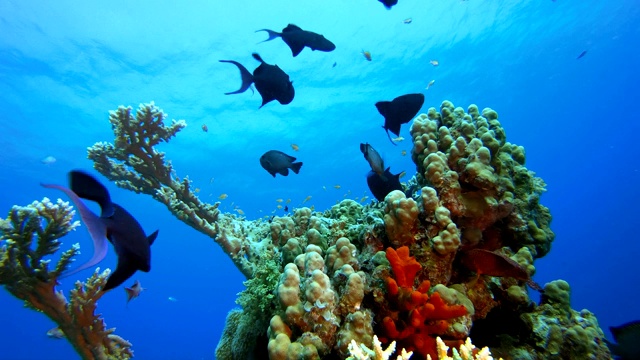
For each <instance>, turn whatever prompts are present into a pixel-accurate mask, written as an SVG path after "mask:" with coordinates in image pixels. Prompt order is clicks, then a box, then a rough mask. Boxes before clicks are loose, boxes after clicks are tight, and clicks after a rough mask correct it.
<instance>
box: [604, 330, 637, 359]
mask: <svg viewBox="0 0 640 360" xmlns="http://www.w3.org/2000/svg"><path fill="white" fill-rule="evenodd" d="M609 330H611V334H612V335H613V339H614V340H615V341H616V343H612V342H611V341H609V340H607V339H604V342H605V343H606V344H607V346H608V347H609V350H610V351H611V354H612V355H614V356H617V359H620V360H637V359H640V321H639V320H636V321H631V322H628V323H626V324H622V325H620V326H611V327H609Z"/></svg>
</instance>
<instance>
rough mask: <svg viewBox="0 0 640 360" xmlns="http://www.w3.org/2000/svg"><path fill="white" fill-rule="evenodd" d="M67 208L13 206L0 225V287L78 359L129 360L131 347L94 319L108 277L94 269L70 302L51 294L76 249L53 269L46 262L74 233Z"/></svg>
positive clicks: (59, 293)
mask: <svg viewBox="0 0 640 360" xmlns="http://www.w3.org/2000/svg"><path fill="white" fill-rule="evenodd" d="M74 214H75V211H74V210H73V209H72V207H71V206H69V203H67V202H63V201H62V200H58V202H57V203H53V202H51V201H50V200H49V199H47V198H44V199H43V200H42V201H35V202H33V203H32V204H30V205H27V206H22V207H21V206H14V207H13V208H12V209H11V210H10V211H9V216H8V217H7V218H6V219H0V241H1V242H3V245H2V246H1V247H0V285H2V286H4V287H5V289H7V291H9V293H11V294H12V295H13V296H15V297H16V298H18V299H20V300H22V301H23V302H24V304H25V306H27V307H28V308H31V309H34V310H36V311H39V312H42V313H44V314H45V315H46V316H47V317H49V318H50V319H51V320H53V321H54V322H55V323H56V324H57V325H58V329H59V330H60V331H61V332H62V333H63V334H64V336H65V338H66V339H67V340H68V341H69V342H70V343H71V345H73V347H74V348H75V349H76V351H77V352H78V354H79V355H80V357H81V358H82V359H100V360H107V359H116V360H117V359H130V358H132V357H133V351H132V350H131V344H130V343H129V342H128V341H126V340H124V339H123V338H121V337H120V336H118V335H115V334H114V333H113V332H114V330H115V329H108V328H107V327H106V325H105V323H104V321H103V319H102V318H101V317H100V315H98V314H96V307H97V301H98V299H100V297H101V296H102V294H103V292H101V288H102V287H103V286H104V285H105V284H106V282H107V278H108V277H109V271H108V270H106V271H103V272H100V271H99V269H97V270H96V271H95V272H94V274H93V275H92V276H91V277H90V278H89V279H87V280H86V281H85V282H84V283H82V282H80V281H77V282H76V283H75V288H74V289H73V290H71V297H70V299H69V300H67V298H66V297H65V296H64V294H63V293H62V291H56V285H57V283H58V279H59V278H60V276H61V275H62V273H63V272H64V271H65V270H66V269H67V268H68V267H69V265H70V264H71V262H72V261H73V257H74V256H76V255H77V254H78V253H79V251H80V247H79V246H78V245H77V244H76V245H73V246H72V247H71V249H69V250H66V251H64V252H63V253H62V254H61V256H60V259H59V260H58V262H57V263H56V266H55V268H54V269H50V268H49V264H50V261H51V259H50V257H51V256H52V255H53V254H55V253H56V252H57V251H58V250H59V249H60V242H59V240H58V239H60V238H61V237H63V236H65V235H66V234H68V233H69V232H70V231H72V230H74V229H75V228H77V227H78V226H79V225H80V223H79V222H77V221H73V216H74Z"/></svg>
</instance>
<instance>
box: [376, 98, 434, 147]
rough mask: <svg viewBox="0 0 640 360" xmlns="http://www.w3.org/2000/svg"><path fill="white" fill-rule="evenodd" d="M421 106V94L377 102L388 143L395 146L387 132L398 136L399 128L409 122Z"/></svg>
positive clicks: (422, 100)
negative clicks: (382, 117)
mask: <svg viewBox="0 0 640 360" xmlns="http://www.w3.org/2000/svg"><path fill="white" fill-rule="evenodd" d="M422 104H424V95H423V94H407V95H402V96H398V97H397V98H395V99H393V100H391V101H378V102H377V103H376V108H377V109H378V112H379V113H380V115H382V116H384V126H383V127H382V128H383V129H385V131H386V132H387V136H388V137H389V141H391V143H392V144H393V145H396V144H395V143H394V142H393V140H391V136H390V135H389V131H391V132H392V133H394V134H395V135H396V136H400V126H401V125H402V124H406V123H408V122H409V121H411V119H413V117H414V116H416V115H417V114H418V111H420V108H422Z"/></svg>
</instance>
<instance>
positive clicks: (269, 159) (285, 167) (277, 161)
mask: <svg viewBox="0 0 640 360" xmlns="http://www.w3.org/2000/svg"><path fill="white" fill-rule="evenodd" d="M295 161H296V158H294V157H293V156H290V155H287V154H285V153H283V152H282V151H278V150H269V151H267V152H266V153H264V154H262V156H260V165H262V167H263V168H264V169H265V170H267V172H268V173H269V174H271V176H273V177H276V174H280V175H282V176H287V175H289V169H291V170H293V172H294V173H296V174H297V173H298V172H299V171H300V167H302V163H301V162H295Z"/></svg>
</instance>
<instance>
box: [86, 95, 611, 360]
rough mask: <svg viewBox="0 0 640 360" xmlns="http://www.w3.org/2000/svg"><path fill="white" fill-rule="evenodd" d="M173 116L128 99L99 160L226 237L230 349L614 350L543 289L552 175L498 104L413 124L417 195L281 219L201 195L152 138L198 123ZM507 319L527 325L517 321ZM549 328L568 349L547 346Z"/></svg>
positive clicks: (223, 352) (338, 352)
mask: <svg viewBox="0 0 640 360" xmlns="http://www.w3.org/2000/svg"><path fill="white" fill-rule="evenodd" d="M165 118H166V116H165V115H164V114H163V113H162V112H161V111H160V110H159V109H158V108H157V107H155V105H154V104H147V105H141V106H140V108H139V109H138V111H137V113H136V116H135V118H134V117H133V116H132V115H131V108H124V107H120V108H119V109H118V110H117V111H115V112H113V113H111V116H110V121H111V123H112V127H113V130H114V133H115V136H116V141H115V142H114V144H109V143H99V144H96V145H94V146H93V147H92V148H90V150H89V157H90V158H91V159H92V160H93V161H94V166H95V168H96V169H97V170H98V171H100V172H101V173H102V174H104V175H105V176H106V177H108V178H109V179H111V180H113V181H115V182H116V184H118V185H119V186H122V187H124V188H127V189H130V190H133V191H136V192H143V193H146V194H149V195H151V196H153V197H154V198H155V199H157V200H158V201H161V202H162V203H164V204H165V205H166V206H167V208H168V209H169V210H170V211H171V212H172V213H173V214H174V215H175V216H176V217H177V218H178V219H180V220H182V221H184V222H185V223H187V224H189V225H190V226H192V227H193V228H194V229H196V230H198V231H201V232H203V233H205V234H207V235H209V236H210V237H211V238H213V239H214V240H215V241H216V242H217V243H218V244H220V246H222V248H223V249H224V251H225V252H226V253H227V254H228V255H229V256H230V258H231V259H232V260H233V261H234V263H235V265H236V266H237V267H238V269H240V271H242V273H243V274H244V275H245V276H246V277H247V279H248V280H247V282H246V283H245V285H246V286H247V289H246V290H245V291H244V292H243V293H241V295H240V298H239V304H240V305H241V306H242V309H239V310H234V311H233V312H232V313H231V314H230V315H229V318H228V320H227V327H226V328H225V332H224V335H223V338H222V339H221V341H220V346H219V347H218V350H217V357H218V358H219V359H234V358H247V354H250V353H251V354H253V355H254V356H256V355H258V356H262V357H264V356H266V355H267V354H268V356H269V357H270V359H320V358H347V356H349V347H350V344H352V341H354V340H355V341H356V342H358V343H360V344H363V345H364V346H366V347H368V348H371V347H372V346H373V341H374V334H378V335H380V336H381V340H382V342H383V343H391V342H393V341H396V342H398V343H399V344H401V345H402V346H403V347H406V348H407V350H413V351H414V354H413V357H412V358H414V359H424V358H427V357H428V356H433V357H435V356H436V355H438V354H439V355H441V352H440V349H441V347H439V346H440V345H438V341H437V340H436V339H437V338H438V337H440V338H442V339H443V341H444V344H446V343H448V344H450V345H452V346H453V347H455V348H457V347H458V346H459V345H462V343H463V340H464V339H466V338H467V337H471V338H473V339H474V341H475V342H476V344H478V345H481V346H487V345H488V346H491V347H492V349H496V350H495V351H496V353H497V354H498V355H500V356H503V357H505V358H522V359H547V358H549V359H552V358H554V356H556V357H557V356H558V355H557V354H572V355H576V356H578V357H577V358H582V357H580V356H579V355H585V356H586V357H584V358H593V359H606V358H609V353H608V349H607V348H606V346H605V345H604V344H603V343H600V342H598V336H600V332H598V331H600V329H599V328H598V325H597V321H596V320H595V318H593V317H592V316H590V314H588V312H584V311H583V315H580V318H578V315H576V314H577V313H575V312H573V310H570V305H569V304H568V303H567V302H566V301H564V302H563V299H565V297H563V296H560V295H558V296H552V295H551V294H563V292H562V289H563V286H560V285H558V284H556V283H551V284H550V285H547V288H546V289H545V292H544V294H545V296H543V301H542V303H541V304H540V305H536V304H534V303H532V302H531V301H530V300H529V297H528V294H527V288H526V283H527V282H530V283H532V282H531V281H530V277H531V276H532V275H534V273H535V266H534V261H535V259H538V258H540V257H542V256H544V255H545V254H547V253H548V252H549V251H550V249H551V243H552V241H553V239H554V234H553V232H552V231H551V229H550V227H549V225H550V222H551V215H550V213H549V210H548V209H547V208H546V207H544V206H543V205H542V204H540V196H541V194H542V193H543V192H544V191H545V184H544V182H543V181H542V180H541V179H540V178H537V177H536V176H535V174H534V173H533V172H531V171H530V170H528V169H527V168H526V167H525V153H524V149H523V148H522V147H520V146H516V145H513V144H511V143H509V142H507V141H506V134H505V131H504V129H503V128H502V126H501V124H500V122H499V121H498V114H497V113H496V112H495V111H493V110H491V109H484V110H483V111H482V112H481V111H480V110H479V109H478V107H477V106H475V105H471V106H469V108H468V109H467V111H465V110H464V109H462V108H459V107H458V108H456V107H454V106H453V104H452V103H450V102H448V101H445V102H443V103H442V105H441V106H440V109H439V110H437V109H435V108H431V109H429V111H428V112H427V114H421V115H419V116H418V117H417V118H416V119H415V120H414V121H413V123H412V125H411V130H410V131H411V137H412V141H413V149H412V152H411V154H412V159H413V161H414V162H415V164H416V169H417V173H416V175H415V176H414V177H413V178H412V179H411V180H409V182H408V183H409V184H410V186H409V187H408V188H407V191H406V192H405V194H403V193H402V192H399V191H396V192H392V193H390V194H389V195H388V196H387V197H386V198H385V200H384V201H381V202H380V203H376V204H370V205H367V206H362V205H360V204H359V203H357V202H356V201H353V200H344V201H342V202H340V203H338V204H337V205H335V206H333V207H332V208H331V209H328V210H326V211H324V212H317V211H313V210H312V209H310V208H304V207H303V208H297V209H293V211H292V215H291V216H283V217H274V218H272V219H271V220H270V221H264V220H255V221H249V220H247V219H244V218H239V217H236V216H234V215H230V214H223V213H220V212H219V211H218V209H217V208H218V204H207V203H204V202H202V201H200V200H199V199H198V197H197V195H196V194H195V193H194V192H193V191H192V190H191V187H190V181H189V180H188V178H184V179H183V180H182V181H180V179H179V178H178V177H177V175H176V174H175V171H174V170H173V168H172V166H171V163H170V162H168V161H166V160H165V158H164V154H163V153H160V152H157V151H156V150H155V148H154V147H155V146H156V145H158V144H159V143H160V142H163V141H164V142H167V141H168V140H169V138H171V137H172V136H173V135H175V134H176V133H177V132H178V131H179V130H180V129H181V128H183V127H184V126H185V124H184V123H183V122H175V121H174V122H173V123H172V125H170V126H166V125H165V124H164V119H165ZM473 250H476V251H475V252H471V251H473ZM480 250H481V251H480ZM465 254H468V255H466V257H465ZM473 254H475V255H473ZM465 258H467V259H469V258H470V259H471V260H472V261H463V259H465ZM490 259H491V260H490ZM465 263H466V264H469V263H471V264H472V266H468V265H465ZM560 304H562V305H560ZM560 308H562V309H564V310H563V311H565V312H564V314H565V315H567V316H568V319H567V320H566V321H564V322H558V323H556V324H557V325H558V328H559V329H560V331H561V332H560V333H559V334H560V336H556V335H557V334H558V333H557V331H556V330H553V333H552V334H551V333H549V332H548V333H545V332H544V329H552V328H554V327H553V326H549V321H551V320H553V318H552V316H551V314H555V313H554V311H555V312H557V311H560V310H559V309H560ZM505 319H506V320H514V319H515V320H517V321H519V322H520V324H521V325H522V326H521V327H520V328H519V332H518V333H517V334H513V333H512V334H509V333H508V331H504V329H503V328H502V327H503V326H505V325H504V324H506V323H508V322H505ZM558 321H559V320H558ZM248 324H255V326H254V327H253V328H252V327H251V326H249V325H248ZM256 329H257V330H256ZM549 331H551V330H549ZM508 335H511V336H508ZM234 338H235V339H237V338H241V339H245V340H249V341H248V342H247V344H250V345H242V346H239V345H240V344H237V343H235V342H234ZM550 338H553V339H554V340H553V341H554V343H553V344H554V346H552V347H547V346H544V342H545V341H547V342H548V339H550ZM496 339H499V340H496ZM545 339H546V340H545ZM589 340H590V341H589ZM579 341H583V343H580V344H578V342H579ZM585 341H586V342H588V343H589V344H590V345H588V346H585V345H584V342H585ZM496 342H497V343H496ZM567 349H571V350H567ZM439 352H440V353H439ZM554 354H556V355H554Z"/></svg>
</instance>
